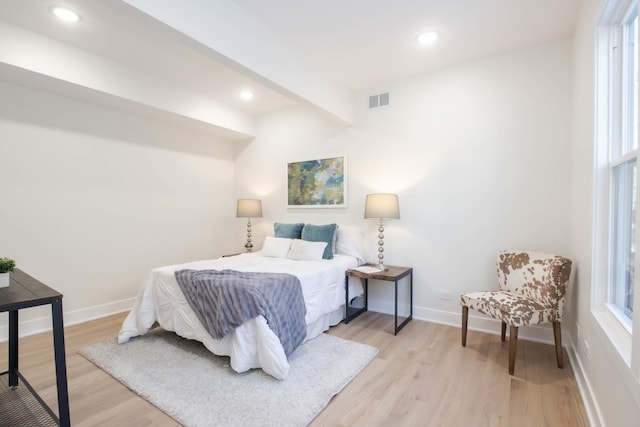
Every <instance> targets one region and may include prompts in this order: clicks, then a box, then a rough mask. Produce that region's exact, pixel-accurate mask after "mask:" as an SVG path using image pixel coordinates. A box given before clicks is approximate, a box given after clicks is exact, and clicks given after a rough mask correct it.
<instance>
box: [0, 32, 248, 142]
mask: <svg viewBox="0 0 640 427" xmlns="http://www.w3.org/2000/svg"><path fill="white" fill-rule="evenodd" d="M0 40H11V43H0V65H1V67H0V71H2V72H1V73H0V77H2V78H4V79H6V80H9V81H12V82H14V83H16V84H22V85H24V84H25V81H28V83H27V84H37V85H38V87H40V88H41V89H45V90H46V89H47V88H49V89H50V91H51V92H54V93H66V94H69V95H70V96H71V97H75V98H79V99H80V100H83V101H86V100H90V101H96V100H98V101H100V98H104V99H102V101H103V102H102V101H101V102H100V103H102V104H103V105H104V104H111V105H115V104H114V102H115V101H117V100H120V105H121V106H122V107H124V108H123V109H125V110H128V111H132V109H133V107H135V106H136V105H137V106H138V107H142V108H138V107H135V108H137V109H138V110H140V111H142V109H146V110H147V111H152V110H153V111H158V112H163V114H166V113H169V114H172V115H175V116H179V117H180V118H182V119H187V120H191V121H196V122H198V123H199V124H205V125H207V126H209V127H212V130H214V131H216V132H217V133H219V134H220V135H225V137H227V138H229V139H232V140H241V139H248V138H252V137H254V132H255V123H254V118H253V117H252V116H251V115H250V114H248V113H244V112H241V111H238V110H236V109H234V108H232V107H229V106H227V105H225V104H222V103H220V102H217V101H215V100H213V99H211V98H208V97H205V96H203V95H201V94H199V93H196V92H192V91H188V90H185V89H184V88H183V87H180V86H178V85H176V84H174V83H172V82H169V81H166V80H164V79H161V78H157V77H154V76H152V75H149V74H148V73H145V72H142V71H140V70H136V69H133V68H131V67H127V66H125V65H122V64H119V63H116V62H113V61H110V60H107V59H105V58H103V57H101V56H99V55H96V54H93V53H90V52H87V51H85V50H82V49H78V48H76V47H73V46H70V45H67V44H65V43H62V42H59V41H57V40H54V39H51V38H48V37H45V36H43V35H41V34H38V33H35V32H32V31H29V30H26V29H24V28H22V27H18V26H16V25H13V24H10V23H8V22H5V21H0ZM16 70H23V72H24V73H23V75H22V76H20V75H19V73H17V72H16ZM38 76H41V77H38ZM90 98H92V99H90Z"/></svg>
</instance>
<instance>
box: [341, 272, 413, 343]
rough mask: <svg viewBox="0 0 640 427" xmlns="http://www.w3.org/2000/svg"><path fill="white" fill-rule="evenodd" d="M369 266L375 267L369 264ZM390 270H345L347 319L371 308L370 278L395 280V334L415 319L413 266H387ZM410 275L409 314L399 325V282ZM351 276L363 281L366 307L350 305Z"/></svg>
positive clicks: (347, 320) (349, 319)
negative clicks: (367, 271) (369, 271)
mask: <svg viewBox="0 0 640 427" xmlns="http://www.w3.org/2000/svg"><path fill="white" fill-rule="evenodd" d="M367 266H368V267H375V266H373V265H369V264H367ZM387 268H388V270H385V271H376V272H373V273H363V272H362V271H358V270H356V269H354V268H350V269H348V270H347V271H346V272H345V277H344V287H345V294H346V296H345V321H344V323H349V322H350V321H351V320H353V319H355V318H356V317H358V316H359V315H361V314H362V313H364V312H365V311H367V310H368V309H369V279H372V280H382V281H385V282H393V283H394V286H395V301H394V306H395V307H394V335H398V332H400V330H401V329H402V328H404V326H405V325H406V324H407V323H409V321H410V320H411V319H413V268H410V267H395V266H387ZM406 276H409V299H410V302H409V316H408V317H407V318H406V319H404V321H403V322H402V323H401V324H400V325H398V282H399V281H400V279H402V278H404V277H406ZM349 277H359V278H360V280H361V281H362V287H363V288H364V307H361V308H358V307H352V306H350V305H349Z"/></svg>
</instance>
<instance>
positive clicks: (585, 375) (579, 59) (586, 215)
mask: <svg viewBox="0 0 640 427" xmlns="http://www.w3.org/2000/svg"><path fill="white" fill-rule="evenodd" d="M604 4H605V1H603V0H590V1H585V2H583V7H582V10H581V14H580V17H579V20H578V24H577V26H576V31H575V35H574V46H573V48H574V55H575V59H574V61H575V63H574V71H573V135H572V144H571V158H572V159H573V161H572V170H571V219H572V221H571V228H570V231H571V234H570V242H571V254H572V255H573V257H574V259H576V260H578V262H577V265H576V267H577V272H576V283H575V284H576V286H575V293H574V295H573V298H572V301H571V302H570V303H571V305H572V306H574V307H575V310H574V311H575V321H576V323H572V324H571V325H566V326H568V327H570V330H571V338H572V341H573V342H574V345H575V348H574V353H573V354H572V356H573V362H574V366H575V367H576V368H577V369H576V372H577V374H578V380H579V383H580V385H581V386H582V387H583V388H584V389H585V390H586V394H584V393H583V395H584V396H586V397H587V398H588V399H587V401H586V402H585V403H587V404H589V405H590V407H591V408H592V416H593V418H594V419H595V420H597V423H600V424H602V425H607V426H631V425H637V423H638V420H639V419H640V401H638V399H634V395H635V396H639V395H640V386H639V385H638V382H637V380H634V376H633V374H632V372H631V370H629V369H628V367H626V365H625V364H624V362H623V361H622V359H621V358H620V356H619V355H618V353H617V352H616V350H615V349H614V348H613V346H612V345H611V342H610V341H609V340H608V339H607V338H606V336H605V334H604V333H603V332H602V329H601V328H600V326H599V325H598V324H597V322H596V321H595V319H594V317H593V315H592V314H591V295H592V293H593V287H594V283H593V282H592V267H593V259H592V255H593V249H592V247H593V246H592V245H593V220H594V218H593V193H594V187H593V185H594V139H595V134H594V128H595V123H594V111H595V96H594V93H595V78H596V73H595V51H596V49H595V40H596V24H597V21H598V19H599V17H600V15H601V13H602V10H603V7H604ZM576 324H579V325H580V336H578V331H577V327H576ZM584 341H587V342H588V343H589V349H590V350H589V354H588V356H587V355H586V353H585V351H584ZM631 383H633V384H631Z"/></svg>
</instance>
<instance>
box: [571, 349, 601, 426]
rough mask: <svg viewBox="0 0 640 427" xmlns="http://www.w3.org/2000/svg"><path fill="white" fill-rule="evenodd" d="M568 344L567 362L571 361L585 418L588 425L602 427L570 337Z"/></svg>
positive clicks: (597, 410) (595, 403)
mask: <svg viewBox="0 0 640 427" xmlns="http://www.w3.org/2000/svg"><path fill="white" fill-rule="evenodd" d="M568 344H569V345H567V346H566V349H567V354H568V355H569V360H570V361H571V367H572V368H573V375H574V376H575V378H576V383H577V384H578V390H579V391H580V396H582V402H583V403H584V408H585V410H586V411H587V417H589V423H590V424H591V426H592V427H600V426H604V425H605V424H604V421H603V418H602V414H601V412H600V408H599V407H598V404H597V402H596V401H595V399H594V398H593V396H594V393H593V388H592V387H591V383H589V379H588V378H587V376H586V375H585V374H584V368H583V366H582V362H581V361H580V357H579V356H578V352H577V351H576V347H575V344H574V343H573V340H572V339H571V338H570V337H569V338H568Z"/></svg>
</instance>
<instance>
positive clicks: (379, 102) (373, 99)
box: [369, 92, 389, 110]
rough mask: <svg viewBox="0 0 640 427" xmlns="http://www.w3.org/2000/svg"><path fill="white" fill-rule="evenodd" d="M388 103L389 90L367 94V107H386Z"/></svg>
mask: <svg viewBox="0 0 640 427" xmlns="http://www.w3.org/2000/svg"><path fill="white" fill-rule="evenodd" d="M388 105H389V92H384V93H378V94H375V95H369V109H370V110H372V109H374V108H380V107H386V106H388Z"/></svg>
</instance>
